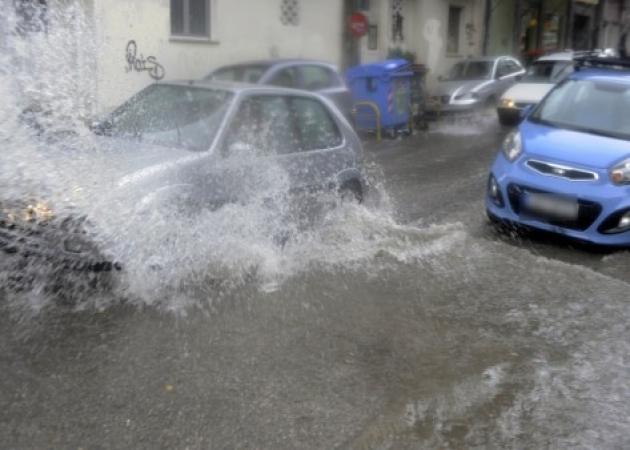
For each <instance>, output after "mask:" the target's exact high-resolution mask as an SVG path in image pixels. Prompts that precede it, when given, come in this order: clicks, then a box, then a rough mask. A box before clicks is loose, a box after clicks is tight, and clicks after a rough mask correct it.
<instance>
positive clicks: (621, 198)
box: [486, 153, 630, 246]
mask: <svg viewBox="0 0 630 450" xmlns="http://www.w3.org/2000/svg"><path fill="white" fill-rule="evenodd" d="M526 161H527V155H522V156H521V157H519V158H518V159H517V160H516V161H514V162H512V163H511V162H509V161H508V160H507V159H506V158H505V156H504V155H503V153H499V155H498V156H497V158H496V160H495V162H494V164H493V166H492V169H491V174H490V177H491V178H492V177H494V179H495V180H496V186H495V190H496V191H498V193H500V195H498V194H497V192H496V191H495V192H494V195H493V193H492V189H491V182H490V180H489V183H488V190H487V192H486V208H487V211H488V214H489V215H490V216H493V217H495V218H497V219H501V220H505V221H509V222H514V223H517V224H520V225H525V226H528V227H532V228H537V229H540V230H545V231H550V232H554V233H558V234H562V235H564V236H568V237H571V238H575V239H579V240H583V241H588V242H592V243H594V244H598V245H611V246H630V230H627V231H622V232H618V233H607V232H606V231H607V230H610V228H612V227H614V224H613V226H611V223H612V222H616V221H617V218H618V217H619V216H620V214H621V213H625V212H626V211H629V210H630V187H628V186H616V185H614V184H612V183H611V182H610V180H609V178H608V174H607V172H606V171H605V170H596V171H595V172H597V174H598V179H597V180H593V181H573V180H568V179H565V178H561V177H557V176H549V175H543V174H540V173H538V172H536V171H534V170H532V169H531V168H530V167H528V166H527V165H526ZM590 170H593V169H590ZM530 193H544V194H549V195H550V196H557V197H558V198H564V199H573V200H575V201H577V203H578V205H579V207H578V211H579V213H578V217H576V218H575V219H574V220H564V221H563V220H557V219H554V218H549V217H545V216H543V215H537V214H532V213H531V212H525V211H524V209H525V208H524V207H523V199H524V196H525V195H527V194H530Z"/></svg>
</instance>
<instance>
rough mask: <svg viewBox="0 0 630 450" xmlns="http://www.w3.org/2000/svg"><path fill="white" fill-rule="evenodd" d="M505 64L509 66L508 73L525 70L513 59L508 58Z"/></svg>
mask: <svg viewBox="0 0 630 450" xmlns="http://www.w3.org/2000/svg"><path fill="white" fill-rule="evenodd" d="M505 65H506V67H507V69H506V70H507V73H510V74H512V73H516V72H520V71H521V70H523V68H522V67H521V66H520V65H519V64H518V63H517V62H516V61H512V60H511V59H508V60H506V61H505Z"/></svg>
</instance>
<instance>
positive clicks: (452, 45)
mask: <svg viewBox="0 0 630 450" xmlns="http://www.w3.org/2000/svg"><path fill="white" fill-rule="evenodd" d="M461 18H462V8H461V7H459V6H449V8H448V36H447V42H446V53H450V54H453V55H456V54H457V53H459V29H460V23H461Z"/></svg>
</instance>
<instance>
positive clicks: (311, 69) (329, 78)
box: [299, 66, 339, 91]
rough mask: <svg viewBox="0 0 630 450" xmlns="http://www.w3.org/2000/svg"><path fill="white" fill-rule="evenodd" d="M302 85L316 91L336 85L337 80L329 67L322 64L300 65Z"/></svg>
mask: <svg viewBox="0 0 630 450" xmlns="http://www.w3.org/2000/svg"><path fill="white" fill-rule="evenodd" d="M299 70H300V73H301V75H302V86H303V88H304V89H306V90H308V91H317V90H320V89H326V88H330V87H333V86H337V85H338V84H339V83H338V80H336V77H335V76H334V75H333V74H332V72H331V71H330V69H328V68H326V67H322V66H300V69H299Z"/></svg>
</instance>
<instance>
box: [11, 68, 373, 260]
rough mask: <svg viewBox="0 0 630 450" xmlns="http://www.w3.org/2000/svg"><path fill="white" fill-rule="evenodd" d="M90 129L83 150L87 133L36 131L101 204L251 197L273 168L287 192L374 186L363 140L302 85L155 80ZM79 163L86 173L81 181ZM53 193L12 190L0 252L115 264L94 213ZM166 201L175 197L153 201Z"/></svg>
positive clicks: (192, 207) (180, 203) (206, 205)
mask: <svg viewBox="0 0 630 450" xmlns="http://www.w3.org/2000/svg"><path fill="white" fill-rule="evenodd" d="M92 130H93V131H94V133H95V134H96V135H97V136H96V137H95V139H93V140H91V141H90V144H89V147H90V148H89V149H83V150H82V149H81V148H77V147H76V145H77V144H78V145H82V141H72V140H69V141H68V142H65V141H64V142H59V143H57V145H55V146H54V147H52V146H49V145H48V144H47V142H48V141H47V140H46V139H45V138H46V136H45V134H46V130H44V129H42V130H38V131H40V132H41V135H42V146H41V149H40V151H41V152H42V153H43V154H44V155H45V157H46V159H47V160H49V161H53V160H54V161H55V164H56V165H57V166H58V167H63V168H64V174H65V175H66V176H68V177H70V179H85V178H86V177H87V178H88V179H89V180H90V182H89V183H86V185H85V186H82V187H81V190H80V193H81V197H85V198H94V199H96V200H98V201H99V204H100V200H101V199H112V198H113V199H123V200H124V201H125V202H129V203H130V204H131V205H143V206H142V207H143V208H150V209H151V210H154V209H155V208H162V209H158V210H157V211H162V210H163V209H164V208H168V207H170V206H173V207H176V208H177V211H180V210H181V208H185V210H186V211H188V212H189V213H191V214H194V213H196V212H198V211H203V210H208V209H210V210H214V209H218V208H221V207H222V206H223V205H226V204H228V203H233V202H239V203H248V200H250V199H249V198H248V196H252V195H255V194H257V193H258V192H257V190H258V189H259V184H258V182H257V181H258V180H259V179H260V177H261V172H262V171H263V170H264V168H265V167H273V168H274V170H275V171H274V172H273V173H272V176H274V177H275V176H277V175H280V176H281V177H282V180H286V183H285V184H283V189H285V188H286V189H285V190H284V191H283V192H281V194H284V193H286V194H294V193H296V192H303V191H306V192H309V193H315V194H317V192H321V191H326V190H327V191H333V193H335V191H337V192H338V193H339V194H341V195H343V196H344V197H346V198H348V197H351V198H352V197H353V198H354V199H355V200H358V201H361V200H362V198H363V195H364V193H365V184H364V179H363V177H362V171H361V161H362V146H361V141H360V140H359V138H358V137H357V135H356V134H355V132H354V131H353V129H352V127H351V126H350V124H349V123H348V121H347V120H346V119H345V118H344V117H343V115H342V114H341V113H340V112H339V110H338V109H337V108H336V107H335V106H334V105H333V104H332V102H330V101H329V100H328V99H326V98H324V97H321V96H319V95H317V94H313V93H309V92H305V91H299V90H292V89H285V88H276V87H268V86H255V85H248V84H238V83H226V82H208V81H198V82H191V81H186V82H169V83H157V84H152V85H150V86H148V87H147V88H145V89H144V90H142V91H140V92H139V93H138V94H136V95H135V96H133V97H132V98H131V99H130V100H128V101H127V102H125V103H124V104H122V105H121V106H120V107H119V108H117V109H116V110H115V111H113V112H112V113H111V114H109V115H108V116H106V117H105V118H104V119H103V120H100V121H98V122H95V123H94V124H93V125H92ZM235 155H236V156H235ZM77 161H78V162H80V163H81V166H80V168H78V166H77V164H76V163H77ZM73 170H74V171H77V172H78V171H81V173H78V174H76V177H74V178H73V176H72V174H71V172H72V171H73ZM88 191H89V192H88ZM45 192H46V191H44V190H43V189H42V190H40V191H39V192H38V194H37V195H39V197H38V198H33V197H31V198H28V199H19V198H6V196H7V195H8V194H7V193H6V191H5V193H4V194H3V198H0V212H1V213H2V214H0V249H4V251H5V252H10V253H11V254H13V255H16V257H23V258H37V257H40V258H50V259H52V260H53V264H54V266H55V267H61V265H60V263H58V262H57V261H63V263H62V264H63V266H64V267H67V268H68V269H71V270H75V269H76V270H85V271H90V270H111V269H112V268H113V267H115V266H114V265H113V264H112V263H111V262H107V261H105V260H104V257H103V256H102V252H101V251H100V250H99V248H98V246H97V245H95V244H94V242H98V241H99V240H98V239H93V238H92V237H91V234H90V233H91V230H90V229H89V222H90V217H87V218H86V217H82V218H80V219H78V218H74V217H68V214H67V212H68V211H72V210H73V205H65V204H64V205H59V204H58V205H55V204H51V203H49V201H50V199H49V198H46V194H45ZM62 194H63V195H61V196H56V198H57V197H58V198H66V199H67V200H64V201H68V202H72V201H73V200H72V198H73V197H72V195H70V194H72V193H62ZM66 195H67V196H66ZM290 197H291V198H296V197H295V196H293V195H291V196H290ZM164 198H168V199H176V201H174V202H173V204H172V203H170V202H162V203H160V202H157V200H156V199H164ZM298 200H299V199H298ZM154 202H156V203H154ZM298 204H299V201H298ZM153 205H155V206H153ZM165 212H166V213H168V212H169V211H165ZM129 214H134V211H129ZM64 216H65V217H64ZM167 216H168V214H167V215H166V217H167ZM86 227H87V228H88V229H87V230H86ZM42 230H43V231H42ZM121 263H122V264H123V267H124V261H122V262H121Z"/></svg>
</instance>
